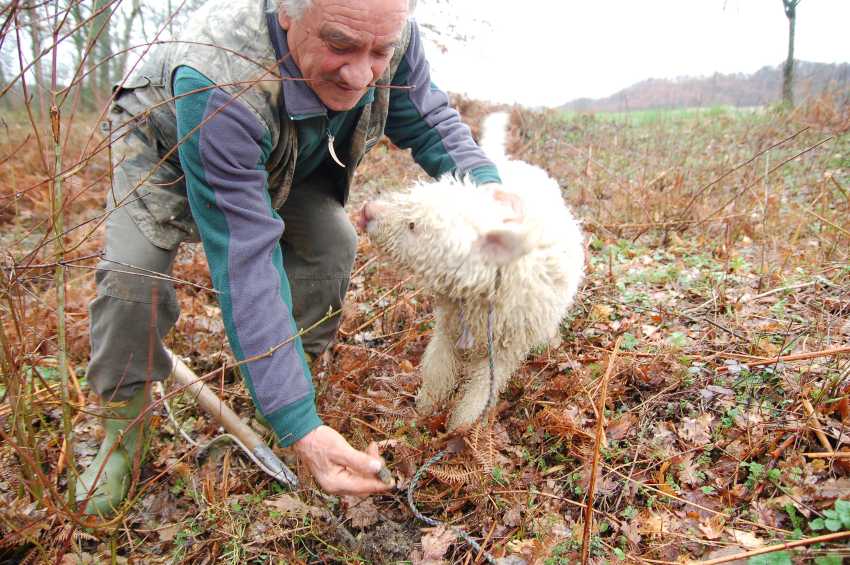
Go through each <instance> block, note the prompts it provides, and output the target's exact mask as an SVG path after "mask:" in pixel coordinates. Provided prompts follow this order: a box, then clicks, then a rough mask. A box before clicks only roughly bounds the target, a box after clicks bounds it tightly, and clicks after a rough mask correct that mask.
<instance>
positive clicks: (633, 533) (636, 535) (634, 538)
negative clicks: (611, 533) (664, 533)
mask: <svg viewBox="0 0 850 565" xmlns="http://www.w3.org/2000/svg"><path fill="white" fill-rule="evenodd" d="M620 533H621V534H623V535H624V536H626V539H627V540H628V541H629V544H630V545H632V546H634V547H637V546H638V545H639V544H640V542H641V539H643V538H642V537H641V535H640V527H639V526H638V524H637V522H636V521H635V520H630V521H629V522H623V523H622V524H620Z"/></svg>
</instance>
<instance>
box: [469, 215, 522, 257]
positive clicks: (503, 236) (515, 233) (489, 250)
mask: <svg viewBox="0 0 850 565" xmlns="http://www.w3.org/2000/svg"><path fill="white" fill-rule="evenodd" d="M477 247H478V250H479V252H480V253H481V256H482V257H483V258H484V260H485V261H487V262H488V263H494V264H496V265H499V266H501V265H507V264H508V263H511V262H513V261H516V260H517V259H519V258H520V257H522V256H523V255H525V254H526V253H528V252H529V251H530V250H531V246H530V244H529V241H528V233H527V231H526V229H525V227H524V226H522V225H521V224H515V223H504V224H502V225H500V226H498V227H496V228H493V229H491V230H488V231H487V232H485V233H483V234H481V237H479V238H478V241H477Z"/></svg>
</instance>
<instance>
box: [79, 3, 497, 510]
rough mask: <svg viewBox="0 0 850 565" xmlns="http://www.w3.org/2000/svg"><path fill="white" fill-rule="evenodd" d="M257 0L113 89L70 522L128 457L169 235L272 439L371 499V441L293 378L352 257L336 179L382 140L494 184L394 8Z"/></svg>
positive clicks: (154, 370)
mask: <svg viewBox="0 0 850 565" xmlns="http://www.w3.org/2000/svg"><path fill="white" fill-rule="evenodd" d="M272 1H273V0H211V1H210V2H209V3H207V4H206V5H205V7H204V8H203V9H202V10H201V11H200V12H199V13H197V14H195V15H194V16H193V18H192V20H190V24H189V26H188V29H187V30H186V31H185V32H184V33H183V34H181V35H179V36H178V37H177V38H176V41H174V42H172V43H169V44H167V45H162V46H160V47H159V48H157V49H155V50H152V51H150V52H149V53H148V54H147V55H146V56H145V58H144V59H143V61H142V63H141V64H140V65H139V66H138V68H137V69H135V70H134V71H133V72H132V73H131V75H130V77H129V78H128V79H127V80H126V81H125V82H124V83H123V84H122V85H121V87H120V88H119V90H118V92H117V93H116V98H115V103H114V104H113V107H112V109H111V115H110V117H111V120H110V122H111V123H112V136H113V140H114V141H113V147H112V154H113V160H114V163H113V165H114V183H113V187H112V190H111V191H110V193H109V196H108V208H109V209H110V212H111V213H110V215H109V217H108V220H107V229H106V250H105V255H104V261H103V262H102V263H101V264H100V265H99V270H98V273H97V284H98V296H97V298H96V299H95V300H94V301H93V302H92V304H91V340H92V354H91V363H90V365H89V369H88V378H89V381H90V383H91V385H92V388H93V389H94V390H95V391H96V392H97V393H98V394H99V395H100V396H101V398H102V399H103V401H104V415H103V422H104V428H105V440H104V442H103V444H102V445H101V449H100V452H99V453H98V455H97V456H96V458H95V460H94V462H93V463H92V464H91V465H90V466H89V468H88V469H87V470H86V471H85V472H84V473H83V474H82V475H81V476H80V480H79V482H78V484H77V493H78V495H77V496H78V499H79V500H81V501H85V504H86V511H87V512H89V513H101V514H106V513H109V512H110V511H111V510H113V509H114V508H115V507H116V505H118V504H119V503H120V502H121V501H122V500H123V499H124V497H125V496H126V492H127V488H128V485H129V482H130V470H131V468H132V465H133V462H134V461H138V460H140V459H141V458H142V457H143V456H144V443H145V442H144V429H145V425H144V421H143V420H144V419H141V420H142V423H141V424H140V425H136V426H129V424H130V422H132V421H133V420H134V419H137V416H138V415H139V414H140V413H142V412H143V411H144V407H145V406H146V405H147V404H148V403H149V401H150V396H149V390H150V387H149V386H148V385H149V383H150V382H151V381H153V380H162V379H164V378H165V377H167V376H168V374H169V372H170V362H169V359H168V356H167V353H166V351H165V350H164V348H163V345H162V342H161V340H162V337H163V336H164V335H165V334H166V333H167V332H168V331H169V330H170V329H171V327H173V325H174V323H175V322H176V320H177V316H178V313H179V312H178V307H177V303H176V298H175V293H174V288H173V286H172V284H171V282H170V280H169V275H170V273H171V269H172V263H173V261H174V257H175V255H176V253H177V248H178V246H179V244H180V243H181V242H183V241H191V240H197V239H198V238H200V240H201V241H202V242H203V245H204V250H205V252H206V256H207V261H208V264H209V268H210V272H211V275H212V280H213V284H214V286H215V289H216V291H217V293H218V298H219V303H220V306H221V313H222V317H223V319H224V326H225V329H226V332H227V336H228V340H229V342H230V346H231V349H232V350H233V353H234V355H235V356H236V358H237V359H238V360H240V361H242V360H246V359H252V360H251V361H250V362H247V363H245V364H244V365H242V366H241V367H240V370H241V373H242V376H243V378H244V379H245V383H246V385H247V387H248V390H249V391H250V393H251V396H252V398H253V400H254V404H255V405H256V407H257V410H258V411H259V412H260V413H261V414H262V416H263V417H264V418H265V419H266V420H267V421H268V423H269V424H270V426H271V427H272V428H273V429H274V432H275V434H276V436H277V438H278V440H279V441H280V443H281V444H282V445H284V446H287V445H292V446H294V449H295V451H296V453H297V455H298V456H299V457H300V458H301V459H302V460H303V461H304V462H305V463H306V465H307V467H308V468H309V470H310V472H311V473H312V474H313V476H314V477H315V479H316V480H317V481H318V483H319V484H320V485H321V486H322V488H323V489H325V490H326V491H328V492H331V493H350V494H367V493H372V492H378V491H381V490H384V489H385V488H386V486H385V485H384V483H382V482H381V481H379V480H378V479H377V477H376V472H377V471H378V470H379V469H380V467H381V464H382V462H381V460H380V457H379V456H378V452H377V449H375V448H374V447H373V446H370V449H369V452H368V453H364V452H361V451H358V450H356V449H354V448H352V447H351V446H350V445H349V444H348V443H347V442H346V441H345V439H344V438H343V437H342V436H341V435H340V434H339V433H337V432H336V431H335V430H333V429H332V428H330V427H328V426H325V425H323V424H322V421H321V420H320V418H319V416H318V414H317V411H316V406H315V400H314V392H313V385H312V378H311V374H310V368H309V359H310V358H311V357H315V356H316V355H317V354H319V353H321V352H322V351H323V350H324V349H325V348H326V347H327V346H328V344H329V343H330V341H331V340H332V339H333V337H334V335H335V332H336V330H337V326H338V318H337V317H332V318H331V319H326V320H325V321H322V320H323V318H326V317H327V313H328V312H329V310H331V311H332V310H337V309H338V308H339V307H340V306H341V304H342V300H343V296H344V295H345V292H346V289H347V287H348V282H349V277H350V271H351V266H352V264H353V261H354V256H355V251H356V243H357V236H356V233H355V230H354V228H353V227H352V226H351V223H350V222H349V220H348V216H347V214H346V213H345V211H344V209H343V206H344V203H345V201H346V199H347V197H348V190H349V186H350V184H351V179H352V175H353V173H354V170H355V169H356V168H357V166H358V165H359V163H360V161H361V159H362V158H363V156H364V154H365V153H366V152H368V151H369V149H370V148H371V147H372V146H373V145H374V144H375V143H376V142H377V141H378V139H379V137H380V136H381V135H383V134H384V133H386V134H387V135H388V137H389V138H390V139H391V140H392V141H393V143H395V144H396V145H398V146H399V147H402V148H410V149H411V150H412V153H413V157H414V159H415V160H416V161H417V163H419V165H420V166H421V167H422V168H423V169H424V170H425V171H426V172H427V173H428V174H429V175H431V176H434V177H437V176H440V175H443V174H446V173H453V174H458V175H469V176H471V177H472V178H473V179H474V180H475V181H476V182H477V183H479V184H480V183H489V182H499V177H498V173H497V171H496V169H495V167H494V166H493V165H492V163H491V162H490V161H488V160H487V158H486V157H485V156H484V155H483V153H482V152H481V151H480V149H479V148H478V146H477V145H476V144H475V143H474V141H473V140H472V137H471V135H470V132H469V129H468V128H467V127H466V126H464V125H463V124H462V123H461V122H460V120H459V118H458V115H457V113H456V112H455V111H454V110H453V109H451V108H450V107H449V106H448V99H447V97H446V95H445V94H444V93H443V92H441V91H440V90H438V89H437V88H436V87H435V86H434V85H433V84H431V81H430V77H429V71H428V63H427V61H426V60H425V58H424V55H423V51H422V43H421V38H420V36H419V32H418V30H417V27H416V24H415V23H414V22H413V21H411V20H410V19H409V5H408V2H409V0H281V4H280V6H275V5H273V4H272ZM319 322H320V323H319ZM317 323H318V325H317V327H316V328H315V329H313V330H312V331H310V332H307V333H305V334H304V335H303V336H300V337H299V336H298V335H297V334H298V333H299V332H298V329H299V328H301V329H303V328H308V327H310V326H313V325H316V324H317ZM281 344H283V345H282V346H281ZM275 347H277V349H275V350H274V353H273V354H272V355H265V356H264V355H263V354H266V353H267V352H268V351H269V350H271V349H274V348H275ZM101 468H102V472H101ZM89 493H92V494H91V496H89Z"/></svg>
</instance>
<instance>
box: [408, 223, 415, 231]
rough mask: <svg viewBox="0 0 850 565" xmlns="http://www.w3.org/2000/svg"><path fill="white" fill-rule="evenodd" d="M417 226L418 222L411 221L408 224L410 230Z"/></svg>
mask: <svg viewBox="0 0 850 565" xmlns="http://www.w3.org/2000/svg"><path fill="white" fill-rule="evenodd" d="M415 227H416V224H414V223H413V222H410V223H409V224H407V229H409V230H410V231H413V229H414V228H415Z"/></svg>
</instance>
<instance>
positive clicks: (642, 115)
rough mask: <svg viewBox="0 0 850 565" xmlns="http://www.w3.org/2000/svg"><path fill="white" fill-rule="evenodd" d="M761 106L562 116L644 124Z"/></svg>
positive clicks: (731, 114) (742, 111)
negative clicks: (589, 117)
mask: <svg viewBox="0 0 850 565" xmlns="http://www.w3.org/2000/svg"><path fill="white" fill-rule="evenodd" d="M760 110H761V108H737V107H734V106H711V107H707V108H673V109H667V108H653V109H649V110H631V111H628V112H574V111H565V112H563V113H562V114H563V117H564V118H566V119H569V120H572V119H576V118H580V117H582V116H592V117H594V118H595V119H598V120H602V121H607V122H613V123H629V124H633V125H646V124H656V123H667V122H674V121H682V120H695V119H702V118H717V117H720V116H727V117H733V118H734V117H739V116H747V115H752V114H753V113H754V112H757V111H760Z"/></svg>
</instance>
